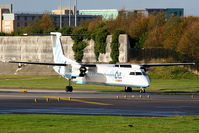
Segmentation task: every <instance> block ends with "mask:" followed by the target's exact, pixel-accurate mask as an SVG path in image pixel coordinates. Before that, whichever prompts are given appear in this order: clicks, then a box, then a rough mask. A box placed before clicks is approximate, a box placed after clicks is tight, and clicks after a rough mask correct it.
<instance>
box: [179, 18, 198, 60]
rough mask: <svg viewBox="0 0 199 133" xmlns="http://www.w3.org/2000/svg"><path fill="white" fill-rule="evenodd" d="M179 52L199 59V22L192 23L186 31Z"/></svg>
mask: <svg viewBox="0 0 199 133" xmlns="http://www.w3.org/2000/svg"><path fill="white" fill-rule="evenodd" d="M177 50H178V51H180V52H181V53H183V54H187V55H190V56H193V57H196V58H198V59H199V52H198V51H199V20H198V21H196V22H194V23H192V24H191V25H190V26H189V28H188V29H187V30H186V32H185V33H184V35H183V36H182V38H181V40H180V42H179V44H178V49H177Z"/></svg>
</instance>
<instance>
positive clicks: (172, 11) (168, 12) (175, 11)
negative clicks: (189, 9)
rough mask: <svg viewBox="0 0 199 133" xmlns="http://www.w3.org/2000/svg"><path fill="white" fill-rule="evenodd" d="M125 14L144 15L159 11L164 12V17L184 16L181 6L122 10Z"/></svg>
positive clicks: (154, 13)
mask: <svg viewBox="0 0 199 133" xmlns="http://www.w3.org/2000/svg"><path fill="white" fill-rule="evenodd" d="M122 11H123V12H124V13H126V14H132V13H138V14H143V15H144V16H149V15H156V14H158V13H160V12H162V13H164V15H165V17H169V16H184V9H183V8H143V9H129V10H122Z"/></svg>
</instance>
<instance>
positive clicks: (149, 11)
mask: <svg viewBox="0 0 199 133" xmlns="http://www.w3.org/2000/svg"><path fill="white" fill-rule="evenodd" d="M159 12H163V13H164V14H165V17H168V16H184V9H183V8H143V9H122V10H117V9H99V10H79V14H80V15H97V16H102V18H103V19H104V20H110V19H116V18H117V16H118V15H119V14H122V13H125V14H126V15H129V14H134V13H139V14H143V15H144V16H149V15H155V14H157V13H159Z"/></svg>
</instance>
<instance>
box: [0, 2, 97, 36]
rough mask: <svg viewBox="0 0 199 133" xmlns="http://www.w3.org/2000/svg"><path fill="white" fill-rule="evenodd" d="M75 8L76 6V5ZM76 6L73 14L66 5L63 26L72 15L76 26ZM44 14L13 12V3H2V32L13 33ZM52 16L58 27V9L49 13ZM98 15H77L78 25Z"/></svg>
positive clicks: (73, 23)
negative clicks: (69, 12) (68, 11)
mask: <svg viewBox="0 0 199 133" xmlns="http://www.w3.org/2000/svg"><path fill="white" fill-rule="evenodd" d="M74 8H75V7H74ZM74 8H71V9H72V10H71V12H72V13H71V15H69V14H68V13H67V8H66V7H64V8H63V9H64V10H65V12H66V13H63V14H62V15H61V20H62V26H68V25H69V16H70V26H75V15H74V11H75V10H74ZM42 15H43V14H32V13H13V12H12V5H0V32H5V33H11V32H14V31H16V30H17V29H19V28H21V27H24V26H28V25H30V24H32V23H33V22H34V21H35V20H38V19H41V17H42ZM49 15H50V16H51V17H52V21H53V22H54V24H55V26H56V27H59V26H60V14H59V13H57V12H56V11H55V12H54V13H52V14H49ZM96 17H97V16H94V15H77V25H79V24H80V23H81V22H82V21H87V20H92V19H95V18H96Z"/></svg>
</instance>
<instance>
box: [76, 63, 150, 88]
mask: <svg viewBox="0 0 199 133" xmlns="http://www.w3.org/2000/svg"><path fill="white" fill-rule="evenodd" d="M72 81H73V82H75V83H78V84H103V85H115V86H128V87H139V88H146V87H149V85H150V80H149V77H148V76H147V74H146V73H145V72H144V70H142V69H140V66H139V65H129V67H126V66H125V67H122V65H110V64H109V65H106V64H98V65H97V66H96V67H95V68H90V69H88V72H87V73H86V76H84V77H76V78H74V79H73V80H72Z"/></svg>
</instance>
